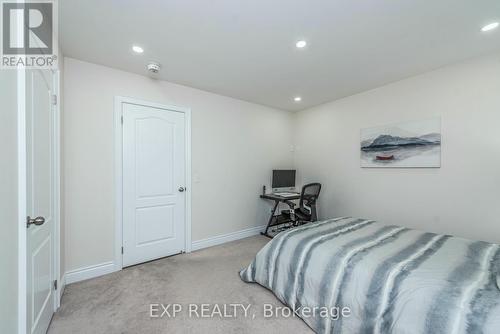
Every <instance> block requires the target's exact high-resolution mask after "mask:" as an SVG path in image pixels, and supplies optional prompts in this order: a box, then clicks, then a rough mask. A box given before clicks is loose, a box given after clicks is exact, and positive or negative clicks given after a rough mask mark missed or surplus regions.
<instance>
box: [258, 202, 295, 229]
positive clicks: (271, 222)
mask: <svg viewBox="0 0 500 334" xmlns="http://www.w3.org/2000/svg"><path fill="white" fill-rule="evenodd" d="M260 198H262V199H267V200H270V201H274V206H273V210H272V211H271V217H269V221H268V222H267V226H266V230H265V232H261V233H260V234H262V235H265V236H266V237H269V238H272V237H273V236H272V235H269V228H270V227H272V226H277V225H281V224H285V223H287V222H291V220H288V221H283V220H282V221H280V219H279V217H280V216H275V215H274V214H275V213H276V209H277V208H278V205H279V204H280V203H286V201H293V200H297V199H300V194H298V193H297V195H296V196H287V197H283V196H279V195H276V194H264V195H260Z"/></svg>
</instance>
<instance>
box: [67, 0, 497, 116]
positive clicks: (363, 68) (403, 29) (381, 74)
mask: <svg viewBox="0 0 500 334" xmlns="http://www.w3.org/2000/svg"><path fill="white" fill-rule="evenodd" d="M498 20H500V1H499V0H405V1H398V0H372V1H367V0H321V1H320V0H307V1H305V0H252V1H247V0H211V1H209V0H198V1H194V0H148V1H139V0H85V1H82V0H63V1H61V4H60V34H61V45H62V49H63V53H64V54H65V55H66V56H70V57H74V58H78V59H81V60H85V61H90V62H93V63H97V64H102V65H107V66H111V67H115V68H119V69H122V70H126V71H129V72H135V73H140V74H146V70H145V65H146V63H147V62H148V61H150V60H155V61H158V62H160V63H161V64H162V66H163V68H162V71H161V73H160V74H159V77H160V78H161V79H164V80H167V81H171V82H175V83H179V84H183V85H186V86H191V87H195V88H199V89H203V90H207V91H210V92H214V93H218V94H222V95H227V96H231V97H235V98H239V99H242V100H247V101H251V102H255V103H260V104H264V105H268V106H272V107H276V108H280V109H284V110H292V111H293V110H301V109H305V108H308V107H311V106H314V105H318V104H321V103H324V102H327V101H331V100H335V99H338V98H340V97H344V96H348V95H352V94H355V93H358V92H361V91H365V90H368V89H371V88H375V87H378V86H381V85H383V84H386V83H389V82H393V81H397V80H400V79H403V78H406V77H409V76H412V75H415V74H419V73H423V72H426V71H429V70H431V69H435V68H438V67H441V66H443V65H446V64H449V63H453V62H456V61H460V60H463V59H467V58H470V57H474V56H478V55H481V54H485V53H488V52H490V51H493V50H497V49H500V29H497V30H496V31H491V32H489V33H482V32H481V31H480V29H481V27H482V26H483V25H485V24H488V23H490V22H492V21H498ZM299 39H305V40H306V41H307V42H308V46H307V47H306V48H305V49H297V48H295V42H296V41H297V40H299ZM132 44H138V45H140V46H142V47H144V50H145V52H144V53H143V54H142V55H137V54H134V53H133V52H132V51H131V47H132ZM294 96H301V97H302V102H300V103H295V102H293V97H294Z"/></svg>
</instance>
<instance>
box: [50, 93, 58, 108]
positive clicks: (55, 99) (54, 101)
mask: <svg viewBox="0 0 500 334" xmlns="http://www.w3.org/2000/svg"><path fill="white" fill-rule="evenodd" d="M50 98H51V101H50V103H52V105H54V106H55V105H57V95H56V94H52V95H51V97H50Z"/></svg>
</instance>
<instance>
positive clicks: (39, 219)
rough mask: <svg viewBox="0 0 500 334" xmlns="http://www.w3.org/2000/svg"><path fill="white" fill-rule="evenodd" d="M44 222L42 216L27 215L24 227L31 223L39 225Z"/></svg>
mask: <svg viewBox="0 0 500 334" xmlns="http://www.w3.org/2000/svg"><path fill="white" fill-rule="evenodd" d="M44 223H45V218H43V217H36V218H31V217H30V216H28V217H27V218H26V227H28V228H29V227H30V226H31V225H36V226H40V225H43V224H44Z"/></svg>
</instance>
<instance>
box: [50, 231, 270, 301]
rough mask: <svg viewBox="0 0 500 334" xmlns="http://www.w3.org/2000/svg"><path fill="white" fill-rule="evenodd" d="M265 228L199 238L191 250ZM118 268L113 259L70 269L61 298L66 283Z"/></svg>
mask: <svg viewBox="0 0 500 334" xmlns="http://www.w3.org/2000/svg"><path fill="white" fill-rule="evenodd" d="M265 228H266V226H265V225H262V226H255V227H250V228H247V229H244V230H241V231H236V232H231V233H227V234H223V235H218V236H216V237H211V238H206V239H202V240H197V241H194V242H193V243H192V245H191V250H192V251H196V250H200V249H203V248H207V247H212V246H217V245H221V244H225V243H226V242H231V241H236V240H240V239H243V238H248V237H253V236H254V235H258V234H260V232H262V231H264V229H265ZM118 270H120V268H118V267H117V266H116V265H115V263H114V262H113V261H109V262H105V263H101V264H97V265H94V266H88V267H85V268H79V269H75V270H71V271H68V272H66V274H65V275H64V276H63V277H62V278H61V289H60V292H59V299H60V298H61V297H62V294H63V292H64V288H65V287H66V284H71V283H76V282H80V281H84V280H87V279H91V278H95V277H99V276H103V275H107V274H111V273H113V272H115V271H118Z"/></svg>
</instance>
